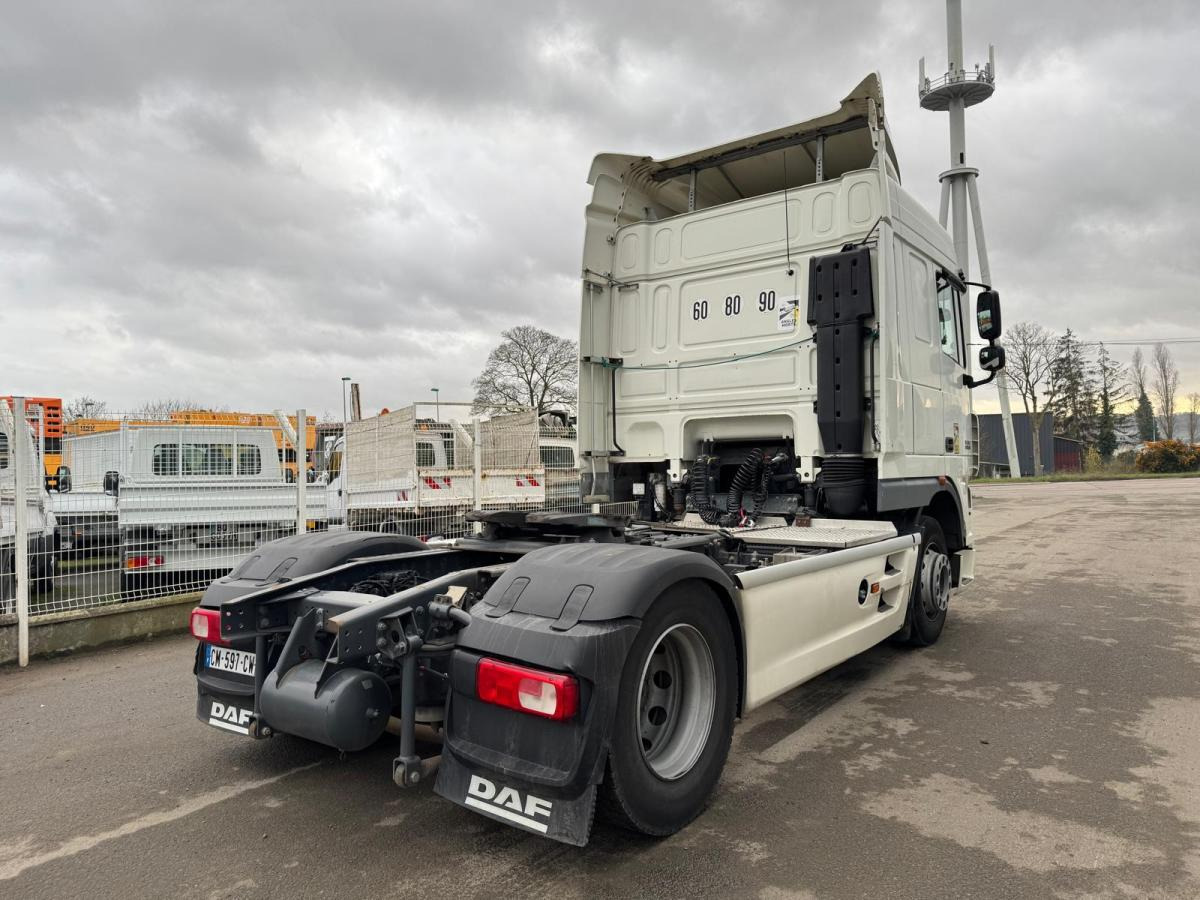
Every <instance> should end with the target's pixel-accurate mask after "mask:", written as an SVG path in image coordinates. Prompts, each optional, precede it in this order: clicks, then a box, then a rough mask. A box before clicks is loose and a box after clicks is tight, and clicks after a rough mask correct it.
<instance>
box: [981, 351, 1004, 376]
mask: <svg viewBox="0 0 1200 900" xmlns="http://www.w3.org/2000/svg"><path fill="white" fill-rule="evenodd" d="M979 368H981V369H983V371H985V372H999V371H1000V370H1001V369H1003V368H1004V348H1003V347H1001V346H999V345H998V344H988V345H987V346H986V347H980V348H979Z"/></svg>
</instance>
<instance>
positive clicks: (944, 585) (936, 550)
mask: <svg viewBox="0 0 1200 900" xmlns="http://www.w3.org/2000/svg"><path fill="white" fill-rule="evenodd" d="M950 582H951V577H950V557H948V556H947V555H946V554H945V553H943V552H942V550H941V548H940V547H938V546H936V545H934V544H930V545H929V546H928V547H926V548H925V557H924V559H922V560H921V605H922V606H924V607H925V612H926V613H927V614H928V615H929V616H937V615H940V614H941V613H944V612H945V611H946V608H947V607H948V606H949V605H950Z"/></svg>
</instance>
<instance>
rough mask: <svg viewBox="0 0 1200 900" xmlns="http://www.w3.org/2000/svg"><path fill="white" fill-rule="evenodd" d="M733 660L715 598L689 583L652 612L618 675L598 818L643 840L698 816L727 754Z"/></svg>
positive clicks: (667, 595)
mask: <svg viewBox="0 0 1200 900" xmlns="http://www.w3.org/2000/svg"><path fill="white" fill-rule="evenodd" d="M736 711H737V654H736V651H735V648H734V643H733V634H732V632H731V631H730V628H729V621H728V619H727V618H726V617H725V612H724V610H722V608H721V604H720V601H718V599H717V597H716V595H715V594H714V593H713V592H712V590H711V589H710V588H708V587H707V586H705V585H703V584H700V583H698V582H688V583H685V584H681V585H677V586H676V587H673V588H671V589H670V590H669V591H667V592H666V593H665V594H664V595H663V596H662V597H660V598H659V599H658V600H657V601H655V603H654V604H653V605H652V606H651V608H650V612H649V614H648V615H647V616H646V618H645V620H644V621H643V623H642V629H641V631H640V632H639V634H638V637H637V639H636V640H635V641H634V644H633V647H632V648H631V649H630V652H629V657H628V658H627V660H626V662H625V669H624V671H623V672H622V675H621V689H620V700H619V701H618V705H617V712H616V720H615V723H614V728H613V734H612V739H611V747H610V750H609V759H608V770H607V772H606V777H605V781H604V784H602V785H601V793H600V801H599V807H598V809H599V812H600V813H601V815H602V816H603V817H604V818H606V819H608V820H609V821H611V822H613V823H615V824H617V825H620V826H622V827H624V828H629V829H631V830H634V831H640V832H642V833H643V834H650V835H667V834H672V833H674V832H676V831H678V830H679V829H680V828H682V827H683V826H685V825H686V824H687V823H688V822H690V821H691V820H692V819H694V818H695V817H696V816H697V815H699V813H700V812H701V810H703V809H704V806H705V804H706V803H707V802H708V798H709V797H710V796H711V794H712V792H713V789H714V788H715V787H716V784H717V781H718V780H719V779H720V777H721V770H722V769H723V768H724V766H725V759H726V757H727V756H728V755H729V744H730V740H731V739H732V737H733V720H734V716H735V714H736Z"/></svg>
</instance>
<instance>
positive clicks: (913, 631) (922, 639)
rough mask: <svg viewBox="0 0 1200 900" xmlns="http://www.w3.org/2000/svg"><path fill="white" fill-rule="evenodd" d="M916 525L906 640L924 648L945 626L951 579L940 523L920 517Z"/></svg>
mask: <svg viewBox="0 0 1200 900" xmlns="http://www.w3.org/2000/svg"><path fill="white" fill-rule="evenodd" d="M920 526H921V551H920V553H921V557H920V561H919V563H918V567H917V577H916V579H915V580H914V582H913V591H912V597H911V599H910V600H909V617H910V623H911V628H910V629H909V634H908V642H909V644H911V645H913V646H914V647H928V646H929V645H930V644H932V643H934V642H935V641H937V639H938V638H939V637H940V636H941V634H942V629H943V628H944V627H945V626H946V616H947V613H948V611H949V608H950V589H951V587H952V585H953V580H954V579H953V572H952V569H951V566H950V552H949V550H948V548H947V546H946V535H945V533H944V532H943V531H942V526H941V525H939V524H938V521H937V519H934V518H930V517H929V516H924V517H922V518H921V521H920Z"/></svg>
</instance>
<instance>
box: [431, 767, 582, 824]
mask: <svg viewBox="0 0 1200 900" xmlns="http://www.w3.org/2000/svg"><path fill="white" fill-rule="evenodd" d="M434 790H435V791H436V792H437V793H438V794H440V795H441V796H443V797H445V798H446V799H447V800H451V801H453V802H454V803H457V804H458V805H459V806H464V807H466V808H468V809H470V810H473V811H475V812H478V813H482V814H483V815H485V816H487V817H489V818H492V819H496V820H498V821H500V822H503V823H504V824H505V825H513V826H515V827H517V828H521V829H523V830H525V831H528V832H531V833H532V834H536V835H539V836H541V837H548V838H552V839H553V840H556V841H562V842H563V843H566V844H574V845H575V846H576V847H582V846H584V845H585V844H586V843H587V842H588V837H589V835H590V834H591V830H592V816H593V813H594V812H595V808H596V786H595V785H594V784H587V785H584V787H583V789H582V791H580V790H579V789H574V790H569V791H565V792H564V791H559V790H554V789H552V788H547V787H545V786H543V785H531V784H528V783H527V782H524V781H521V780H520V779H517V778H512V777H510V776H507V775H499V774H497V773H495V772H492V771H490V770H474V769H473V768H472V767H471V765H470V764H469V763H466V762H462V761H460V760H459V759H458V758H456V757H455V756H454V754H453V753H443V754H442V763H441V767H440V768H439V769H438V776H437V783H436V785H435V786H434Z"/></svg>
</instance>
